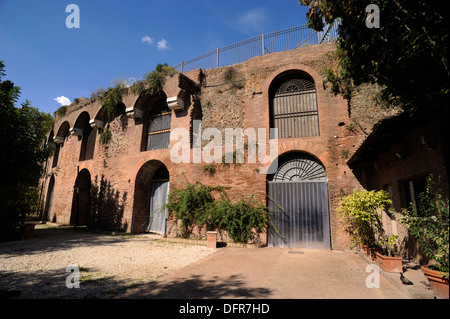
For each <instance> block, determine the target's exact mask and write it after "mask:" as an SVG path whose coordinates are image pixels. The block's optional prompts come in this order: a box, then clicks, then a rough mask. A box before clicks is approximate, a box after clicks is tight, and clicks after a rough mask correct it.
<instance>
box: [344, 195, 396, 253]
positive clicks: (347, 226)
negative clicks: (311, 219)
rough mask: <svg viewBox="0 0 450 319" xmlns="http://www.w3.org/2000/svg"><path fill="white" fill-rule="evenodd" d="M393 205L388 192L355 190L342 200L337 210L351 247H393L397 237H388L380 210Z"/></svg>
mask: <svg viewBox="0 0 450 319" xmlns="http://www.w3.org/2000/svg"><path fill="white" fill-rule="evenodd" d="M390 204H392V200H391V199H390V196H389V193H387V192H386V191H367V190H355V191H353V193H352V194H350V195H348V196H346V197H344V198H342V199H341V202H340V205H339V207H338V208H337V211H338V212H339V217H340V218H341V219H342V220H343V221H344V230H346V231H347V232H348V233H349V235H350V239H351V247H356V246H358V245H360V246H363V245H368V246H369V247H376V246H378V247H380V246H381V247H382V248H385V249H387V246H388V245H393V244H394V242H395V240H396V239H397V237H396V236H391V237H387V236H386V235H385V232H384V228H383V225H382V222H381V216H380V213H379V210H383V209H385V208H386V206H387V205H390Z"/></svg>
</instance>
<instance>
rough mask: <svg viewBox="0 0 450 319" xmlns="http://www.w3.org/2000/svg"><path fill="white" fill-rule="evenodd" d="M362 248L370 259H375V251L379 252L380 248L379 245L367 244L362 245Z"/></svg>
mask: <svg viewBox="0 0 450 319" xmlns="http://www.w3.org/2000/svg"><path fill="white" fill-rule="evenodd" d="M362 250H363V251H365V252H366V254H367V256H368V257H370V259H372V260H376V259H377V256H376V254H377V252H379V251H380V250H381V249H380V248H379V247H370V246H368V245H362Z"/></svg>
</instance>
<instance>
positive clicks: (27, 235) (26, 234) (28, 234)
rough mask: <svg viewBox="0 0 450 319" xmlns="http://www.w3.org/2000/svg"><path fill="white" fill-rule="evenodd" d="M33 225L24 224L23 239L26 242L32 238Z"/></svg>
mask: <svg viewBox="0 0 450 319" xmlns="http://www.w3.org/2000/svg"><path fill="white" fill-rule="evenodd" d="M34 226H35V224H25V225H24V228H23V239H25V240H28V239H31V238H33V233H34Z"/></svg>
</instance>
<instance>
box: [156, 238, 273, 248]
mask: <svg viewBox="0 0 450 319" xmlns="http://www.w3.org/2000/svg"><path fill="white" fill-rule="evenodd" d="M161 239H162V240H164V241H169V242H174V243H184V244H191V245H204V246H206V245H207V240H206V239H185V238H177V237H165V238H164V237H162V238H161ZM266 246H267V245H266V244H237V243H226V242H221V241H218V242H217V248H222V247H231V248H263V247H266Z"/></svg>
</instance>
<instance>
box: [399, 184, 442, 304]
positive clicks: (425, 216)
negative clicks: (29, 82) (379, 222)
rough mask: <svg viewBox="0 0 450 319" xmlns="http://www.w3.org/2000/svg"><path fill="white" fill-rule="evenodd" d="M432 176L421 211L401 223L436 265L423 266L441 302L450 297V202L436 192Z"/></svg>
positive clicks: (409, 213) (407, 214) (422, 197)
mask: <svg viewBox="0 0 450 319" xmlns="http://www.w3.org/2000/svg"><path fill="white" fill-rule="evenodd" d="M433 189H434V184H433V181H432V175H430V176H429V177H428V180H427V186H426V189H425V192H423V193H421V194H420V195H419V200H418V203H417V204H418V205H417V209H416V210H414V209H410V210H408V211H405V212H404V213H405V216H404V217H403V218H402V219H401V223H402V224H404V225H406V226H407V227H408V228H409V232H410V234H411V235H412V236H413V237H414V238H415V239H416V240H417V241H418V243H419V245H420V246H421V247H422V248H423V251H424V254H425V256H426V257H428V258H429V259H430V260H431V261H432V263H430V264H428V265H424V266H422V271H423V273H424V275H425V277H427V279H428V281H429V282H430V285H431V287H432V288H433V291H434V293H435V296H436V298H438V299H448V298H449V286H448V282H449V259H448V253H449V228H448V223H449V220H448V218H449V201H448V200H447V202H445V201H444V200H443V199H442V195H441V194H440V193H439V192H433Z"/></svg>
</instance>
